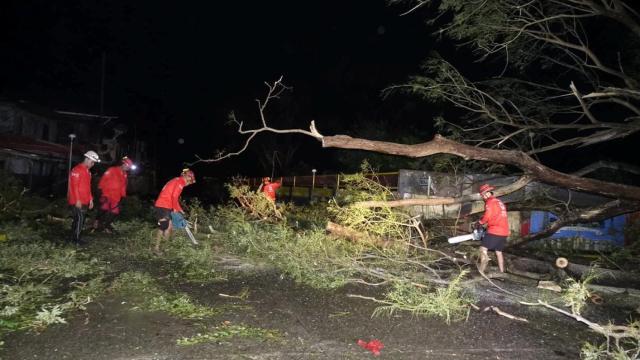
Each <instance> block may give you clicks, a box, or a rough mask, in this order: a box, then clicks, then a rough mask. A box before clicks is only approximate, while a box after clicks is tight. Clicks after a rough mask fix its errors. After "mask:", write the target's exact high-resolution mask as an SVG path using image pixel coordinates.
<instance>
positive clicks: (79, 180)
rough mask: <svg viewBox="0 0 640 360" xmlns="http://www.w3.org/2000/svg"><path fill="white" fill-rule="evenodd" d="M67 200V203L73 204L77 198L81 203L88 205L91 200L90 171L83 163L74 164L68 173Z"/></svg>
mask: <svg viewBox="0 0 640 360" xmlns="http://www.w3.org/2000/svg"><path fill="white" fill-rule="evenodd" d="M67 200H68V201H69V205H75V204H76V202H78V200H80V203H81V204H82V205H89V202H91V200H93V196H92V195H91V173H90V172H89V168H87V167H86V166H85V165H84V163H80V164H78V165H76V166H74V167H73V169H71V172H70V173H69V191H68V193H67Z"/></svg>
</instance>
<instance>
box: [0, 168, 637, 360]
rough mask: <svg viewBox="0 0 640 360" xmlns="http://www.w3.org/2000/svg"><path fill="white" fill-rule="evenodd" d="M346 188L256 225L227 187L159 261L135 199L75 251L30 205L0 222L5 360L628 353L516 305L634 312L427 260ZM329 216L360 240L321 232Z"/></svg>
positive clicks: (364, 194) (453, 259) (395, 217)
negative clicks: (370, 348) (379, 345)
mask: <svg viewBox="0 0 640 360" xmlns="http://www.w3.org/2000/svg"><path fill="white" fill-rule="evenodd" d="M347 183H348V184H349V187H348V188H349V191H348V192H346V193H344V194H342V196H339V197H338V198H336V200H335V201H332V202H331V203H329V204H319V205H316V206H313V207H304V208H301V207H294V206H293V205H287V206H285V207H281V206H279V205H278V207H268V206H262V207H260V208H261V209H262V210H261V212H260V213H259V214H258V213H256V212H255V211H252V209H248V208H247V207H246V205H247V204H249V205H250V204H251V201H262V200H263V199H261V198H260V197H255V196H254V195H253V194H251V193H250V190H248V189H247V188H242V187H237V186H235V185H231V186H230V188H231V190H232V191H231V194H232V197H233V198H234V200H233V201H232V203H230V204H228V205H225V206H221V207H215V208H213V207H211V208H206V207H203V206H202V205H201V204H200V203H199V202H197V201H192V202H191V203H190V204H189V206H188V209H189V218H190V220H191V222H192V223H193V224H194V225H195V224H198V232H197V233H196V236H197V237H198V240H199V245H198V246H195V247H194V246H193V245H191V243H190V242H189V241H188V239H187V238H186V236H185V234H184V233H182V232H178V233H176V234H175V236H174V238H173V240H172V241H171V242H170V243H169V244H168V246H167V249H166V252H165V253H164V255H163V256H160V257H158V256H156V255H153V253H152V252H151V251H150V248H151V244H152V241H153V236H154V231H155V229H154V228H153V220H152V218H151V216H150V208H149V207H148V206H145V205H144V203H140V202H136V200H135V199H129V200H128V203H127V204H125V205H127V206H128V207H129V210H133V209H135V210H136V211H134V212H133V213H127V212H125V213H124V214H123V217H122V219H121V221H119V222H118V223H117V226H116V229H117V234H115V235H106V234H93V235H89V236H88V239H89V244H88V245H86V246H82V247H75V246H73V245H70V244H68V243H66V242H65V239H66V238H67V236H68V234H67V228H68V227H69V225H70V224H69V219H67V218H66V217H59V216H62V215H60V214H56V215H58V216H51V215H50V214H49V215H48V216H47V215H46V214H38V213H33V214H34V215H33V216H27V214H29V212H27V211H28V209H27V208H28V206H26V204H27V202H25V203H24V204H25V207H21V208H19V211H20V214H15V213H14V214H9V213H5V215H7V217H6V219H4V220H3V221H2V223H1V225H0V233H1V234H2V235H4V236H3V241H2V242H0V271H1V277H0V282H1V284H0V286H1V287H0V291H1V292H2V296H1V297H0V331H1V336H2V348H1V350H0V354H1V355H2V358H7V359H13V358H34V357H35V358H48V359H52V358H84V357H88V356H91V357H94V358H95V357H97V358H105V359H107V358H109V359H111V358H123V359H126V358H140V356H150V357H152V358H184V359H189V358H216V356H218V358H225V359H226V358H234V356H235V357H237V358H241V357H242V356H245V355H247V354H249V355H251V356H253V357H254V358H327V357H329V358H360V357H367V356H370V355H368V353H367V352H366V351H365V350H363V349H361V348H360V347H358V346H357V345H356V342H357V340H358V339H364V340H367V341H368V340H371V339H379V340H381V341H382V342H383V343H384V344H385V345H386V348H385V349H384V350H383V355H387V356H389V357H390V358H394V359H402V358H406V359H411V358H416V357H420V358H430V357H431V358H443V357H444V358H446V357H460V356H462V358H487V357H493V356H507V357H518V358H524V359H526V358H531V359H533V358H575V357H577V356H578V354H579V353H580V351H581V348H582V347H583V346H584V349H585V350H584V351H585V354H587V355H588V356H592V357H591V358H597V357H593V356H601V358H604V356H608V355H609V354H614V353H616V354H622V352H623V351H626V350H633V349H637V345H635V344H634V343H632V342H630V341H633V340H634V339H637V337H634V336H635V335H634V333H633V331H631V332H627V333H626V334H625V335H629V336H625V337H624V338H620V339H618V338H617V337H616V336H617V335H616V334H613V335H612V336H609V340H610V341H609V342H607V341H606V338H603V337H601V336H600V335H598V334H595V333H593V332H590V331H589V330H588V327H585V326H584V325H581V324H580V323H578V322H576V321H574V319H571V318H570V317H569V316H567V317H566V318H558V317H557V316H556V315H554V313H552V312H551V311H550V310H548V308H546V307H541V306H535V307H532V306H528V305H521V304H520V302H525V303H532V304H535V305H539V302H538V301H539V300H541V301H543V302H544V304H549V305H552V306H557V307H560V308H562V309H564V310H566V311H568V313H569V314H573V315H580V316H585V317H587V318H589V319H595V320H597V321H600V322H606V321H607V320H608V319H611V320H613V321H615V322H616V323H619V324H625V320H627V319H626V317H627V316H626V315H624V314H630V313H631V312H632V309H631V308H630V306H632V305H631V304H624V303H622V302H618V303H615V302H614V301H613V300H614V299H607V301H609V304H617V305H616V306H617V307H616V308H615V309H614V310H615V312H612V311H611V309H605V308H604V307H602V306H600V307H598V306H595V305H593V304H590V303H589V302H588V300H589V292H588V289H586V287H584V286H582V285H583V284H584V282H581V281H574V282H573V283H567V286H566V289H567V290H566V291H565V292H564V293H563V294H564V295H563V296H558V295H555V294H554V293H550V292H547V291H546V290H539V289H535V288H534V287H533V286H531V285H530V284H526V283H525V282H520V283H518V282H514V281H504V282H500V281H498V280H495V279H494V280H492V281H491V282H489V281H488V280H487V279H485V278H483V277H481V276H479V274H478V273H477V271H475V270H474V266H473V263H472V262H471V261H469V259H470V258H471V251H467V250H465V251H466V252H465V251H460V252H461V253H465V254H468V256H466V255H465V256H460V255H456V254H455V253H452V252H450V251H448V250H447V249H438V248H439V245H438V243H437V239H434V238H432V237H431V235H430V234H429V232H428V231H427V230H424V229H420V228H419V227H416V226H417V225H416V224H415V223H414V222H413V220H412V218H411V217H410V216H408V215H407V214H405V213H403V212H402V211H401V210H396V209H362V210H360V211H358V212H350V211H349V206H350V204H351V203H352V202H354V201H362V200H372V199H373V200H375V199H374V198H372V195H371V194H372V193H377V194H380V193H382V194H384V192H380V191H379V190H380V189H377V188H376V187H375V186H376V185H374V184H373V183H371V182H370V181H369V180H367V178H366V177H365V176H362V175H356V176H355V177H354V178H352V179H347ZM239 197H241V198H242V201H239V200H238V199H239ZM16 199H17V201H19V200H20V199H21V197H20V196H18V197H17V198H16ZM30 201H31V200H30ZM247 201H248V202H249V203H248V202H247ZM256 208H257V207H256ZM270 211H273V213H270ZM276 211H277V213H276ZM12 215H13V216H12ZM328 221H334V222H336V223H339V224H341V226H345V227H348V228H350V229H352V230H354V231H358V232H367V233H368V236H366V237H364V238H359V240H358V241H354V239H348V238H343V237H340V236H336V235H335V234H331V233H327V231H326V230H325V226H326V223H327V222H328ZM362 224H375V226H370V225H364V226H362ZM368 229H373V230H372V231H370V232H368V231H367V230H368ZM194 230H195V229H194ZM378 239H383V240H384V241H383V242H382V243H379V242H377V240H378ZM381 244H382V245H381ZM495 283H497V284H495ZM483 310H484V311H483ZM504 314H507V315H511V316H514V317H516V318H523V319H528V322H524V321H522V320H517V319H516V320H514V319H511V318H509V317H507V316H504ZM612 314H615V315H612ZM541 319H542V320H541ZM625 329H626V330H629V329H631V330H633V329H635V325H634V324H631V325H629V327H628V328H625ZM434 330H437V331H434ZM585 344H586V345H585ZM607 344H608V346H609V347H607ZM87 345H90V346H87ZM89 349H93V350H89ZM87 351H91V354H89V353H88V352H87ZM96 354H99V355H97V356H96ZM587 355H585V356H587ZM625 356H628V357H629V358H633V357H632V356H633V354H632V353H626V355H625Z"/></svg>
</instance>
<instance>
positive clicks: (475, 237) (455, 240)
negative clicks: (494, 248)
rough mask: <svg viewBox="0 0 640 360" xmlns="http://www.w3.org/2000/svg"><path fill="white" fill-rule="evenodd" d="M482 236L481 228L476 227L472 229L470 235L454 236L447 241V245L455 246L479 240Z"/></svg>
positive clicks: (482, 229) (482, 230)
mask: <svg viewBox="0 0 640 360" xmlns="http://www.w3.org/2000/svg"><path fill="white" fill-rule="evenodd" d="M483 236H484V228H483V227H482V226H478V227H476V228H475V229H473V232H472V233H471V234H465V235H460V236H454V237H451V238H449V240H447V241H448V242H449V244H457V243H461V242H463V241H467V240H481V239H482V237H483Z"/></svg>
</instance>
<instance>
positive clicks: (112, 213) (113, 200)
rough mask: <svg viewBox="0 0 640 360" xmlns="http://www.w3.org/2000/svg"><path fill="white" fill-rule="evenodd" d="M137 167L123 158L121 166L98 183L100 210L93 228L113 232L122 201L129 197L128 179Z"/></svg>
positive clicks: (106, 174) (106, 173) (109, 170)
mask: <svg viewBox="0 0 640 360" xmlns="http://www.w3.org/2000/svg"><path fill="white" fill-rule="evenodd" d="M134 167H135V165H134V164H133V161H131V159H129V158H128V157H126V156H125V157H123V158H122V161H121V162H120V165H118V166H112V167H110V168H108V169H107V171H105V172H104V174H103V175H102V178H101V179H100V182H99V183H98V189H100V192H101V195H100V209H99V213H98V217H97V218H96V221H95V223H94V224H93V228H94V229H95V230H104V231H105V232H107V233H111V232H112V230H113V229H112V227H111V223H112V222H113V220H115V218H116V217H117V216H118V215H119V214H120V200H122V198H124V197H126V196H127V177H128V172H129V171H131V170H132V169H133V168H134Z"/></svg>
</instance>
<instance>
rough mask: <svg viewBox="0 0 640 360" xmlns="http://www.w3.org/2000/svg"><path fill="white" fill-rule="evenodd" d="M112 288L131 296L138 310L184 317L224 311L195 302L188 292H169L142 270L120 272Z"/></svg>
mask: <svg viewBox="0 0 640 360" xmlns="http://www.w3.org/2000/svg"><path fill="white" fill-rule="evenodd" d="M111 288H112V290H115V291H118V292H121V293H123V294H128V295H129V296H131V299H133V300H132V302H133V304H134V308H135V309H138V310H146V311H161V312H165V313H168V314H170V315H172V316H175V317H179V318H182V319H202V318H208V317H213V316H216V315H219V314H220V313H222V311H223V310H222V309H221V308H220V309H219V308H212V307H208V306H203V305H198V304H195V303H194V302H193V300H191V299H190V298H189V296H187V295H186V294H169V293H167V292H166V291H164V290H162V288H161V287H160V286H159V285H158V284H157V282H156V281H155V280H154V279H153V278H152V277H151V276H150V275H149V274H145V273H141V272H125V273H122V274H120V276H118V278H117V279H116V280H115V281H114V282H113V285H112V287H111Z"/></svg>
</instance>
